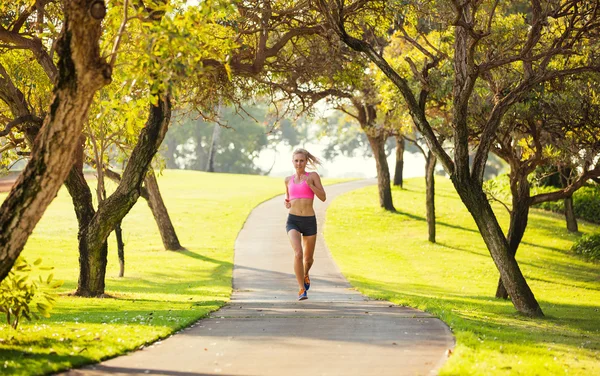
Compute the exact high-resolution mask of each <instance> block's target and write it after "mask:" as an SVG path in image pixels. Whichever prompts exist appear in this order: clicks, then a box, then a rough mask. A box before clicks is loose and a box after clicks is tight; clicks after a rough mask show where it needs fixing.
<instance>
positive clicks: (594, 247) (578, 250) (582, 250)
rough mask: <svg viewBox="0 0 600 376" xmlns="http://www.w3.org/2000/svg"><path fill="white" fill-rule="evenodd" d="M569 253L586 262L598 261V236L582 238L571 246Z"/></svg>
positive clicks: (599, 256)
mask: <svg viewBox="0 0 600 376" xmlns="http://www.w3.org/2000/svg"><path fill="white" fill-rule="evenodd" d="M571 251H572V252H574V253H575V254H577V255H579V256H581V257H583V258H585V259H587V260H590V261H595V262H598V261H600V234H593V235H584V236H582V237H581V238H580V239H579V240H577V241H576V242H575V243H574V244H573V246H572V247H571Z"/></svg>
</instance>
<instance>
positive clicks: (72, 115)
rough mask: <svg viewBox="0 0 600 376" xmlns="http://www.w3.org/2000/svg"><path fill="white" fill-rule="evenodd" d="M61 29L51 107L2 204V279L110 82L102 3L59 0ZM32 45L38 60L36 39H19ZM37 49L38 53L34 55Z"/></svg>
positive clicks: (65, 169) (64, 173) (62, 175)
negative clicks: (104, 56) (104, 52)
mask: <svg viewBox="0 0 600 376" xmlns="http://www.w3.org/2000/svg"><path fill="white" fill-rule="evenodd" d="M62 5H63V9H64V19H63V22H64V23H63V31H62V33H61V37H60V39H59V41H58V45H57V51H56V52H57V54H58V56H59V61H58V67H59V69H58V75H57V76H56V77H55V78H56V84H55V85H54V93H53V98H52V104H51V106H50V111H49V112H48V114H47V115H46V117H45V119H44V122H43V125H42V128H41V130H40V132H39V134H38V136H37V138H36V140H35V144H34V146H33V149H32V152H31V156H30V160H29V163H28V164H27V166H26V167H25V170H24V171H23V172H22V173H21V175H19V178H18V179H17V182H16V183H15V186H14V187H13V189H12V190H11V192H10V193H9V195H8V197H7V198H6V199H5V200H4V202H3V203H2V206H1V207H0V239H1V241H0V279H3V278H4V277H5V276H6V275H7V274H8V272H9V271H10V268H11V267H12V265H13V263H14V262H15V260H16V258H17V257H18V256H19V254H20V253H21V251H22V249H23V246H24V245H25V242H26V241H27V238H28V237H29V235H30V234H31V232H32V231H33V228H34V227H35V225H36V224H37V222H38V221H39V219H40V218H41V216H42V214H43V213H44V211H45V210H46V208H47V207H48V205H49V204H50V202H51V201H52V199H53V198H54V197H55V196H56V193H57V192H58V189H59V188H60V186H61V185H62V183H63V181H64V180H65V178H66V176H67V174H68V172H69V169H70V163H65V161H68V162H70V161H71V160H72V159H73V152H74V151H75V148H76V146H77V143H76V142H75V141H76V140H77V139H78V138H79V137H80V135H81V130H82V128H83V125H84V122H85V120H86V118H87V112H88V108H89V106H90V104H91V102H92V99H93V96H94V94H95V93H96V91H97V90H98V89H100V88H101V87H102V86H104V85H106V84H107V83H109V82H110V77H111V71H110V67H109V65H108V64H107V63H106V62H105V61H103V59H102V58H101V57H100V48H99V39H100V36H101V21H102V19H103V18H104V14H105V8H104V4H103V3H102V2H99V1H89V0H81V1H63V2H62ZM23 22H25V19H19V20H18V21H17V22H16V23H14V24H13V25H12V28H11V29H10V30H7V29H5V28H4V27H0V32H1V35H3V36H4V37H6V35H7V34H9V35H13V34H11V32H12V31H17V32H18V30H19V29H20V26H21V25H19V23H21V24H22V23H23ZM19 42H21V43H22V44H23V45H27V46H30V47H29V48H30V49H31V50H33V52H34V55H35V57H36V59H38V60H39V61H46V59H48V57H47V56H44V55H43V53H42V54H40V53H39V52H40V50H41V49H40V48H39V45H38V44H39V39H36V38H35V37H32V38H26V37H23V40H20V41H19ZM36 53H38V54H36Z"/></svg>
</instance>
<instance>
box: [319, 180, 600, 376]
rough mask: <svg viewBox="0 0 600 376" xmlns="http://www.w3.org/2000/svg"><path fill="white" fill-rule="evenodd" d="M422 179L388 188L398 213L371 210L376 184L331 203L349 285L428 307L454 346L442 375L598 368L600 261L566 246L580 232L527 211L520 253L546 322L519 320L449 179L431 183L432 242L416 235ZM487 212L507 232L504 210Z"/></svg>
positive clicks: (422, 226) (330, 221)
mask: <svg viewBox="0 0 600 376" xmlns="http://www.w3.org/2000/svg"><path fill="white" fill-rule="evenodd" d="M422 180H423V179H408V180H406V181H405V187H404V189H394V190H393V194H394V196H395V197H394V200H395V201H396V202H402V203H403V205H402V208H401V209H400V210H399V211H398V213H395V214H392V213H387V212H384V211H383V210H381V209H379V208H378V207H377V202H376V201H374V200H373V199H372V198H373V196H375V195H376V194H377V193H376V188H375V187H368V188H365V189H361V190H357V191H354V192H351V193H348V194H346V195H343V196H341V197H338V198H336V199H335V201H334V202H333V203H332V204H331V206H330V207H329V209H328V211H327V218H326V221H327V223H326V224H325V227H326V229H325V239H326V242H327V245H328V248H329V249H330V251H331V252H332V254H333V257H334V259H335V261H336V263H337V264H338V265H339V266H340V269H341V271H342V273H343V274H344V276H345V277H346V278H347V279H348V280H349V282H350V283H351V284H352V285H353V286H354V287H356V288H357V289H358V290H359V291H361V292H362V293H364V294H366V295H368V296H369V297H371V298H373V299H381V300H388V301H391V302H393V303H395V304H398V305H402V306H409V307H414V308H418V309H422V310H425V311H427V312H430V313H431V314H433V315H435V316H436V317H438V318H440V319H442V320H443V321H444V322H445V323H446V324H448V325H449V326H450V328H451V329H452V332H453V334H454V335H455V336H456V341H457V342H456V347H455V348H454V351H453V354H452V356H450V357H449V359H448V360H447V361H446V363H445V364H444V365H443V366H442V368H441V369H440V370H439V374H440V375H486V376H488V375H489V376H499V375H562V374H569V375H580V376H587V375H592V374H598V373H600V363H598V349H599V348H600V316H599V315H598V311H599V310H600V306H599V304H598V302H599V301H600V281H599V280H598V274H599V273H600V265H598V264H592V263H588V262H585V261H583V260H581V259H579V258H578V257H574V256H573V255H572V254H570V253H569V252H568V249H569V248H570V247H571V245H572V243H573V242H574V241H576V240H577V239H578V235H575V234H570V233H569V232H568V231H567V230H566V229H565V228H564V222H563V220H562V219H561V218H559V217H557V216H556V215H553V214H550V213H547V212H543V211H539V210H535V209H534V210H532V211H531V213H530V218H529V222H530V226H529V228H528V230H527V232H526V233H525V237H524V239H523V242H522V244H521V246H520V247H519V252H518V254H517V258H518V259H519V262H520V264H521V265H522V266H523V271H524V273H526V275H527V276H528V277H529V279H528V283H530V284H531V285H532V288H533V289H534V290H535V291H536V296H537V297H538V298H539V300H540V302H541V305H542V308H543V310H544V312H545V313H546V315H547V316H546V317H547V318H546V319H544V320H534V319H530V318H526V317H524V316H522V315H518V314H515V313H514V311H513V309H512V307H511V303H510V301H504V300H497V299H494V298H493V295H492V294H493V292H494V291H495V288H496V282H497V279H498V272H497V271H496V269H495V266H494V263H493V262H492V260H491V259H490V258H489V256H488V250H487V249H486V246H485V243H484V242H483V240H482V238H481V236H480V235H479V233H478V231H477V227H476V225H475V223H474V221H473V220H472V218H471V216H470V214H469V213H468V212H467V210H466V209H465V208H464V206H463V205H462V204H461V201H460V199H459V198H458V196H457V195H456V193H455V192H454V189H453V188H452V185H451V183H450V182H449V181H448V180H447V179H437V180H436V183H435V184H436V193H437V197H438V201H437V202H436V213H437V215H438V233H437V241H438V243H437V244H430V243H429V242H427V240H426V239H424V238H423V236H422V234H423V233H426V232H427V223H426V221H425V207H424V205H423V204H422V202H423V200H424V196H425V189H424V182H423V181H422ZM441 197H443V199H441ZM493 209H494V211H495V212H496V214H497V218H498V220H499V221H500V224H501V225H502V228H503V229H504V230H505V231H506V229H507V228H508V223H509V218H508V214H507V213H506V211H505V210H504V209H503V208H502V207H500V206H499V205H494V206H493ZM580 230H581V231H582V232H584V233H591V232H598V226H593V225H589V224H586V223H582V224H580Z"/></svg>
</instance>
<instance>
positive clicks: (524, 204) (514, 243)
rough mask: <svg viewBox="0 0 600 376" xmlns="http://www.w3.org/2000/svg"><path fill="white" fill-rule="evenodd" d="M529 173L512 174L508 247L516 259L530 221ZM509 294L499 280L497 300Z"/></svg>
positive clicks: (505, 297)
mask: <svg viewBox="0 0 600 376" xmlns="http://www.w3.org/2000/svg"><path fill="white" fill-rule="evenodd" d="M527 175H528V173H526V172H525V173H519V172H518V171H516V172H511V176H510V178H511V184H510V188H511V193H512V211H511V213H510V225H509V228H508V237H507V241H508V246H509V249H510V255H511V256H512V257H513V258H514V257H515V256H516V254H517V249H518V248H519V245H520V244H521V240H523V235H525V230H526V229H527V222H528V219H529V206H530V202H529V201H530V200H529V198H530V184H529V181H528V180H527ZM508 297H509V294H508V291H506V288H505V287H504V284H503V283H502V278H499V279H498V286H497V288H496V298H500V299H508Z"/></svg>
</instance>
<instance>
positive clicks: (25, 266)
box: [0, 257, 63, 329]
mask: <svg viewBox="0 0 600 376" xmlns="http://www.w3.org/2000/svg"><path fill="white" fill-rule="evenodd" d="M41 263H42V259H37V260H36V261H35V262H34V263H33V265H30V264H29V263H28V262H27V261H26V260H25V259H24V258H23V257H19V258H18V259H17V261H16V262H15V264H14V265H13V267H12V269H11V271H10V272H9V273H8V275H7V276H6V278H4V280H3V281H2V283H0V312H2V313H4V314H5V315H6V321H7V323H8V325H10V326H11V327H13V328H14V329H17V327H18V326H19V322H20V321H21V318H23V317H24V318H26V319H27V320H29V321H31V319H32V318H35V319H39V317H40V316H43V317H49V316H50V311H51V310H52V307H53V306H54V304H55V301H56V300H55V298H54V293H53V292H52V290H54V289H57V288H58V287H60V286H62V284H63V281H53V278H54V275H53V274H49V275H48V276H47V277H46V278H42V276H41V275H39V277H38V279H39V281H36V280H35V279H32V278H30V277H31V273H32V271H33V270H34V269H39V270H51V269H53V268H51V267H42V266H40V264H41ZM32 307H35V311H34V310H32Z"/></svg>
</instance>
